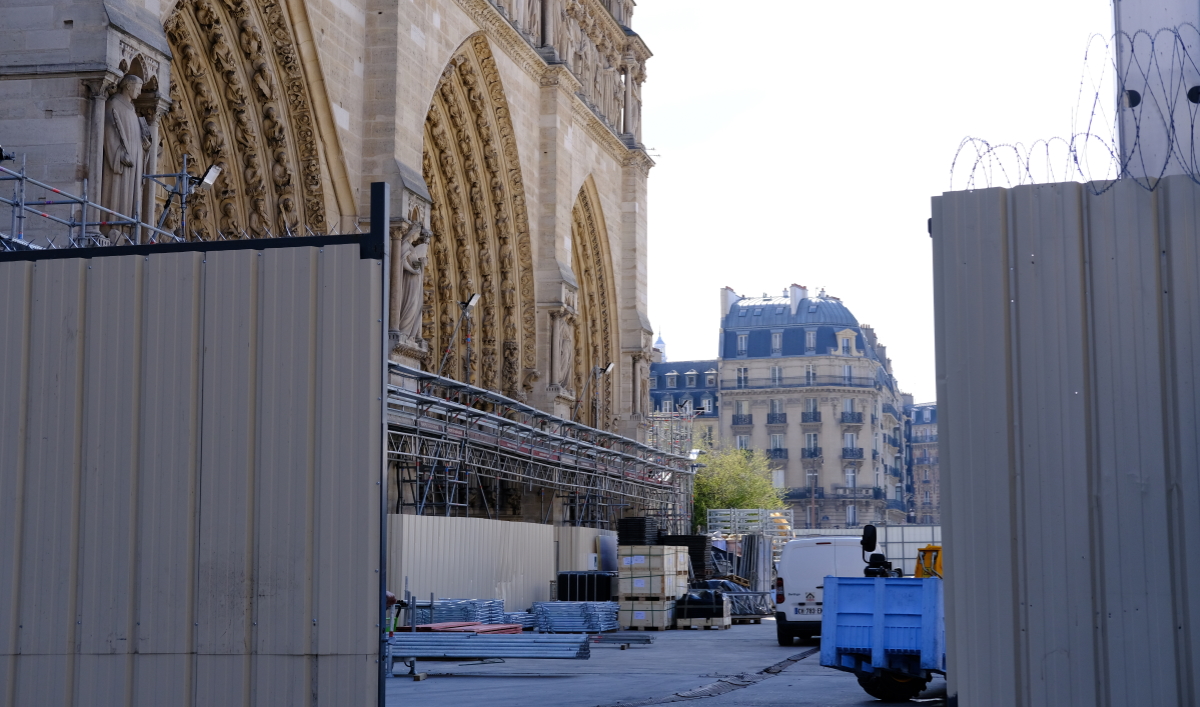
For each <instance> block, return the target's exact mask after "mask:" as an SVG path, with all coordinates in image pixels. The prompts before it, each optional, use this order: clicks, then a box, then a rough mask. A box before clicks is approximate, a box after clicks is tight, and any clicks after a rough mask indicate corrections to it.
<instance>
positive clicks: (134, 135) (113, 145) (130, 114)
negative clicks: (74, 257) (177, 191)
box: [100, 74, 150, 243]
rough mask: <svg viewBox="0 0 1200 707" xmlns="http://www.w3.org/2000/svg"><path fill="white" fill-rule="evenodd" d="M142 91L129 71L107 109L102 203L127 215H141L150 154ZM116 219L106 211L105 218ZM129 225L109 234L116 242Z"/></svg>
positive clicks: (105, 115) (111, 239)
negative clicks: (138, 101) (136, 102)
mask: <svg viewBox="0 0 1200 707" xmlns="http://www.w3.org/2000/svg"><path fill="white" fill-rule="evenodd" d="M141 92H142V79H141V78H140V77H138V76H135V75H133V74H126V75H125V77H124V78H122V79H121V82H120V83H119V84H117V91H116V93H114V94H113V95H112V96H111V97H110V98H109V99H108V103H107V105H106V106H105V108H104V187H103V190H102V193H101V198H100V204H101V205H102V206H104V207H105V208H109V209H112V210H113V211H116V212H117V213H119V214H123V215H125V216H137V215H138V214H139V212H138V210H137V208H136V207H137V206H138V203H137V202H138V195H139V194H140V193H141V189H142V174H143V170H144V169H145V165H146V154H147V151H148V150H149V149H150V130H149V128H148V126H147V125H146V121H145V120H144V119H142V118H140V117H138V114H137V109H136V108H134V106H133V99H135V98H137V97H138V94H140V93H141ZM111 218H113V216H112V214H106V215H105V220H109V219H111ZM128 230H129V229H128V227H125V226H121V227H113V228H111V229H109V231H108V233H106V234H105V235H106V236H107V237H108V239H109V241H112V242H114V243H115V242H116V241H117V240H118V239H119V238H120V237H121V236H122V235H124V234H125V233H127V232H128Z"/></svg>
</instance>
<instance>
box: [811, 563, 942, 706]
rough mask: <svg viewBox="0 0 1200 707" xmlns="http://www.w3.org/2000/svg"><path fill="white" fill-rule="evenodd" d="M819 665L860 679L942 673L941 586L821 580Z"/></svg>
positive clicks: (906, 580)
mask: <svg viewBox="0 0 1200 707" xmlns="http://www.w3.org/2000/svg"><path fill="white" fill-rule="evenodd" d="M824 600H825V604H824V610H825V611H824V614H823V616H822V621H821V665H824V666H826V667H829V668H836V669H838V670H845V671H847V672H852V673H855V674H856V675H858V676H859V678H860V680H859V682H860V683H861V682H863V680H864V678H867V677H871V676H872V674H874V676H875V677H883V674H884V673H886V674H888V675H892V676H895V677H898V678H903V677H904V676H909V677H912V678H915V679H917V680H919V681H928V680H929V678H930V673H941V674H945V672H946V621H945V613H944V611H943V604H942V580H940V579H936V578H933V579H917V578H915V577H826V578H825V596H824Z"/></svg>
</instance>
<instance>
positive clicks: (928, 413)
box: [925, 408, 933, 422]
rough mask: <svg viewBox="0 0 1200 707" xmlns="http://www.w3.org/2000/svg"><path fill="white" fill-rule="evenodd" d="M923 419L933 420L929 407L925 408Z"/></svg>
mask: <svg viewBox="0 0 1200 707" xmlns="http://www.w3.org/2000/svg"><path fill="white" fill-rule="evenodd" d="M925 421H926V422H933V410H930V409H929V408H925Z"/></svg>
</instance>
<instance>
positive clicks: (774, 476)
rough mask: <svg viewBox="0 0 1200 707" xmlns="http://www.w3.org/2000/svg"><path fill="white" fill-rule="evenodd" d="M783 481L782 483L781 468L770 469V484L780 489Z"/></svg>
mask: <svg viewBox="0 0 1200 707" xmlns="http://www.w3.org/2000/svg"><path fill="white" fill-rule="evenodd" d="M783 483H784V478H783V469H773V470H771V484H772V485H773V486H774V487H775V488H777V489H781V488H783Z"/></svg>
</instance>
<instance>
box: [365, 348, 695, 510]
mask: <svg viewBox="0 0 1200 707" xmlns="http://www.w3.org/2000/svg"><path fill="white" fill-rule="evenodd" d="M392 372H393V374H394V376H397V377H399V378H400V379H401V382H402V383H403V385H394V386H391V387H389V390H388V411H389V414H388V459H389V461H391V462H394V463H396V464H397V465H399V466H400V467H401V469H402V470H406V471H402V473H410V474H411V473H412V472H413V471H414V470H422V473H419V474H417V475H415V476H410V477H409V478H408V479H406V482H407V483H410V484H421V483H425V484H434V483H443V484H444V483H445V481H446V480H445V479H438V478H437V476H436V475H437V473H438V470H439V469H440V470H458V469H462V470H466V471H467V472H468V477H469V476H470V475H474V476H475V478H476V479H477V480H479V479H488V480H493V481H506V482H510V483H515V484H519V485H522V486H524V487H526V488H528V489H539V488H540V489H545V490H547V491H552V492H553V493H554V494H555V496H557V497H558V498H561V499H566V500H567V502H568V505H571V504H574V507H575V508H576V518H575V519H574V520H573V522H574V523H575V524H579V525H609V524H612V523H614V522H615V520H616V518H615V516H616V514H617V512H618V511H617V509H620V508H624V507H628V506H636V507H639V508H641V509H644V510H645V512H647V513H650V514H653V515H658V516H660V518H661V520H662V521H665V523H666V525H667V526H668V527H670V528H672V529H673V532H680V533H684V532H688V524H689V523H690V520H691V505H692V474H693V471H692V461H691V460H690V459H689V458H687V457H683V456H680V455H677V454H670V453H666V452H663V451H660V450H658V449H654V448H652V447H649V446H646V445H643V444H640V443H638V442H636V441H635V440H631V439H628V438H625V437H621V436H619V435H614V434H612V433H608V432H604V431H602V430H596V429H593V428H589V427H586V426H583V425H579V424H577V423H574V422H571V421H569V420H563V419H561V418H557V417H554V416H552V415H548V414H546V413H543V412H541V411H539V410H536V409H535V408H532V407H530V406H528V405H525V404H523V403H520V402H518V401H515V400H512V399H510V398H506V397H504V396H502V395H499V394H497V393H493V392H491V391H487V390H483V389H479V388H475V387H473V386H468V385H465V384H461V383H458V382H456V381H451V380H449V379H445V378H440V377H437V376H433V375H430V374H427V373H422V372H420V371H416V370H414V369H411V368H406V367H403V366H398V365H395V364H393V365H392ZM394 380H395V378H394ZM419 493H423V494H428V493H429V489H428V488H425V489H424V490H423V491H420V492H419ZM581 503H582V505H580V504H581Z"/></svg>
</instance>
